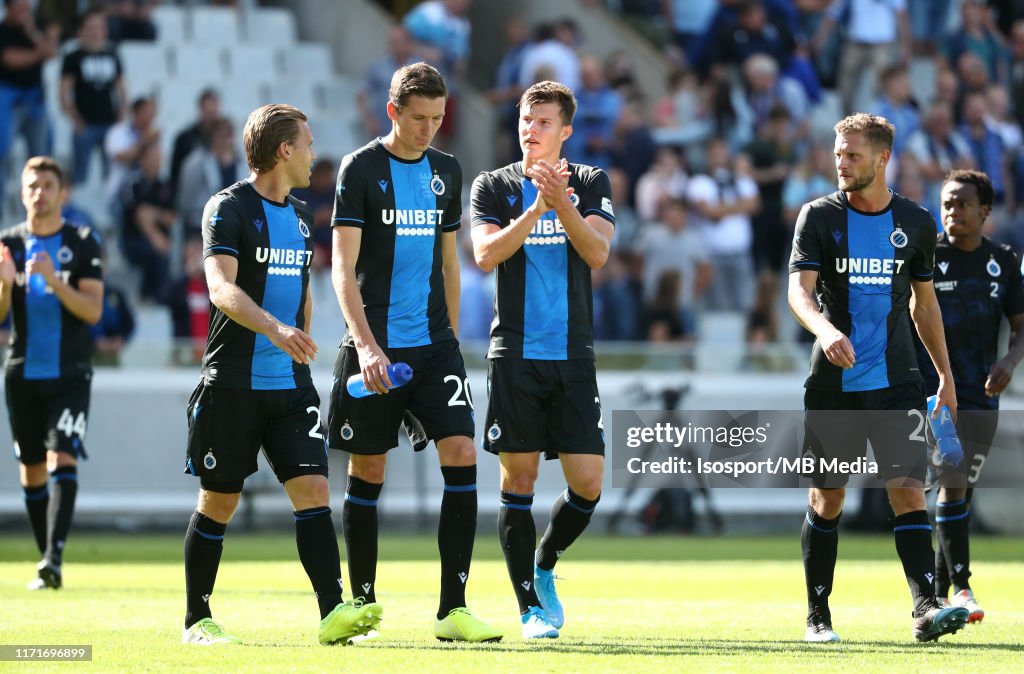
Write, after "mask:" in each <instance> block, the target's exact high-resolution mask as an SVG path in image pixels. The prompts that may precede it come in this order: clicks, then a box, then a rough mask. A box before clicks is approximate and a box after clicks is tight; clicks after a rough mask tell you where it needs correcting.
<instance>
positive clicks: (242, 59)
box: [224, 42, 280, 82]
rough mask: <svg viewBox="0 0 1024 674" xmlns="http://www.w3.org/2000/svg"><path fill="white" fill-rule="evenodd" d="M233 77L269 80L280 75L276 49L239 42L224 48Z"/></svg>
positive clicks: (261, 80) (229, 71) (229, 70)
mask: <svg viewBox="0 0 1024 674" xmlns="http://www.w3.org/2000/svg"><path fill="white" fill-rule="evenodd" d="M224 54H225V56H226V57H227V61H228V63H227V66H228V73H229V74H230V76H231V78H241V79H256V80H258V81H260V82H268V81H271V80H275V79H277V77H278V76H279V75H280V73H279V72H278V71H279V67H278V55H277V50H276V49H271V48H269V47H260V46H257V45H255V44H245V43H244V42H243V43H239V44H236V45H234V46H232V47H228V48H226V49H225V50H224Z"/></svg>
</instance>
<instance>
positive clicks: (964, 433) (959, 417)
mask: <svg viewBox="0 0 1024 674" xmlns="http://www.w3.org/2000/svg"><path fill="white" fill-rule="evenodd" d="M998 426H999V410H965V409H960V410H957V413H956V435H957V437H958V438H960V446H961V447H963V450H964V458H963V461H961V462H960V465H958V466H951V465H949V464H947V463H944V462H943V461H942V459H941V458H939V456H938V452H937V451H936V450H934V448H932V449H931V450H930V458H931V466H930V467H931V472H930V474H929V482H930V483H931V485H932V486H935V485H938V486H942V487H954V488H965V487H973V486H975V485H976V484H977V482H978V478H979V477H981V469H982V466H984V465H985V460H986V459H987V458H988V452H989V450H990V449H992V440H993V438H995V435H996V428H997V427H998ZM928 438H929V441H931V435H929V436H928Z"/></svg>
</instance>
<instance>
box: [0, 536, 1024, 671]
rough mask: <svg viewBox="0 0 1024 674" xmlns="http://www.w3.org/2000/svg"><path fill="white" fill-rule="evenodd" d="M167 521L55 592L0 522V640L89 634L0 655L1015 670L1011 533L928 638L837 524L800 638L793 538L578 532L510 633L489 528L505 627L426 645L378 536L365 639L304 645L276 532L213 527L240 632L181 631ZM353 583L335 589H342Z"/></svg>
mask: <svg viewBox="0 0 1024 674" xmlns="http://www.w3.org/2000/svg"><path fill="white" fill-rule="evenodd" d="M181 543H182V536H177V535H174V536H172V535H166V536H150V535H132V536H99V535H86V534H80V535H75V536H73V537H72V538H71V540H70V541H69V545H68V554H67V557H66V564H65V588H64V589H62V590H60V591H59V592H53V591H48V592H37V593H31V592H28V591H26V590H25V583H26V582H27V581H28V580H29V579H30V578H31V577H32V575H33V569H34V567H33V561H34V560H35V550H34V549H33V547H32V544H31V542H30V540H29V535H28V532H27V531H26V532H25V534H24V535H21V536H13V535H6V536H2V537H0V645H2V644H6V645H11V644H24V645H54V644H76V645H77V644H91V645H92V646H93V660H92V662H74V663H43V662H33V663H20V664H19V663H12V662H3V663H0V671H25V672H44V671H62V672H72V671H73V672H118V671H124V672H191V671H211V672H292V671H294V672H317V671H335V672H337V671H346V672H349V671H351V672H356V671H358V672H361V673H375V672H403V671H414V672H417V673H418V674H419V673H424V672H445V673H450V672H522V673H524V674H533V673H534V672H559V673H562V672H606V671H617V672H677V671H693V670H727V671H785V672H802V671H807V672H815V673H816V674H821V672H826V671H827V672H832V671H858V672H862V673H866V672H874V671H883V670H885V671H899V672H901V673H905V672H929V673H938V672H946V671H958V670H959V671H971V672H983V673H985V674H989V673H992V672H1004V671H1021V667H1022V663H1024V541H1022V540H1021V539H1019V538H1016V539H1014V538H977V539H975V540H973V541H972V547H973V552H974V557H975V560H976V561H975V562H974V563H973V566H972V568H973V570H974V580H975V581H976V583H974V588H975V591H976V593H977V595H978V598H979V600H981V602H982V605H983V606H984V608H985V609H986V611H987V617H986V619H985V621H984V622H983V623H982V624H981V625H972V626H969V627H968V628H967V629H966V630H965V631H963V632H960V633H958V634H956V635H954V636H951V637H943V638H942V639H941V640H940V641H939V642H938V643H932V644H918V643H916V642H914V640H913V638H912V636H911V632H910V630H911V620H910V597H909V593H908V591H907V587H906V583H905V581H904V579H903V573H902V569H901V567H900V564H899V561H898V559H897V558H896V553H895V550H894V547H893V542H892V539H891V537H889V536H877V537H873V536H854V535H851V534H844V535H843V536H842V538H841V539H840V544H839V545H840V549H839V557H840V558H839V565H838V568H837V571H836V589H835V592H834V593H833V597H832V611H833V619H834V622H835V628H836V630H837V631H838V632H839V634H840V635H841V636H842V637H843V640H844V641H843V643H841V644H838V645H829V644H804V643H803V642H802V641H801V639H802V637H803V630H804V615H805V604H804V599H803V593H804V589H803V570H802V566H801V563H800V547H799V537H798V534H796V533H795V532H794V535H792V536H788V537H771V538H722V539H719V538H606V537H600V536H590V537H584V539H582V540H581V541H579V543H578V544H577V545H576V546H574V547H573V549H572V550H571V551H570V552H569V553H567V554H566V556H565V557H564V558H563V559H562V561H561V563H560V564H559V567H558V573H559V574H560V575H561V576H563V577H564V579H563V580H561V581H560V583H559V592H560V594H561V596H562V599H563V603H564V604H565V607H566V626H565V628H564V629H563V630H562V637H561V638H560V639H558V640H553V641H551V640H549V641H544V642H542V643H533V642H531V643H527V642H524V641H523V640H522V639H521V638H520V636H519V623H518V619H517V618H518V615H517V611H516V606H515V600H514V598H513V595H512V591H511V588H510V587H509V581H508V578H507V576H506V575H505V567H504V562H503V560H502V558H501V552H500V549H499V547H498V544H497V541H496V538H495V537H494V536H493V535H490V534H489V533H488V532H487V531H486V530H485V531H482V532H481V534H480V536H479V537H478V539H477V554H476V558H475V560H474V564H473V569H472V575H471V578H470V581H469V601H470V607H471V608H472V609H473V610H474V611H475V612H477V614H478V615H480V616H481V617H483V618H484V619H486V620H487V621H489V622H491V623H492V624H494V625H496V626H499V627H500V628H502V629H503V630H504V631H505V639H504V640H503V641H502V642H501V643H500V644H493V645H492V644H487V645H479V646H477V645H461V644H455V645H451V644H441V643H438V642H437V641H435V640H434V638H433V633H432V626H433V620H434V613H435V611H436V607H437V605H436V602H437V590H438V574H439V569H438V563H437V559H436V557H437V553H436V548H435V543H434V541H433V540H432V539H431V538H427V537H399V536H385V537H384V538H383V539H382V541H381V560H382V562H381V566H380V570H379V574H378V586H379V588H380V591H379V595H378V599H379V601H380V602H381V603H382V604H383V606H384V610H385V613H384V622H383V629H382V634H381V637H380V638H379V639H376V640H373V641H370V642H366V643H363V644H361V645H358V646H350V647H341V646H335V647H322V646H319V645H318V644H317V643H316V626H317V620H316V618H317V615H316V604H315V600H314V598H313V596H312V592H311V591H310V589H309V586H308V581H307V580H306V577H305V575H304V574H303V572H302V567H301V566H300V564H299V562H298V560H297V555H296V552H295V543H294V539H293V538H292V537H291V536H288V535H284V534H282V535H244V534H236V535H234V536H232V535H230V532H229V535H228V537H227V538H226V541H225V543H226V545H225V552H224V559H223V562H222V564H221V568H220V574H219V576H218V580H217V591H216V593H215V594H214V596H213V599H212V600H211V603H212V605H213V608H214V612H215V617H216V618H217V619H218V620H219V621H220V622H221V623H222V624H224V626H225V627H226V628H227V629H228V630H229V631H230V632H231V633H233V634H235V635H237V636H239V637H241V638H242V639H243V640H244V641H245V642H246V645H244V646H239V647H231V648H220V649H208V648H196V647H186V646H182V645H181V644H180V638H181V621H182V617H183V612H184V596H183V595H184V590H183V587H184V580H183V570H182V563H181ZM348 596H350V595H349V594H348V591H347V590H346V597H348Z"/></svg>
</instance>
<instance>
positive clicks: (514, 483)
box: [501, 470, 537, 494]
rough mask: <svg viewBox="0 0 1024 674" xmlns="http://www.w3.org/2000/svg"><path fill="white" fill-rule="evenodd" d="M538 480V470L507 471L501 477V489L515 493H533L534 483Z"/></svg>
mask: <svg viewBox="0 0 1024 674" xmlns="http://www.w3.org/2000/svg"><path fill="white" fill-rule="evenodd" d="M536 482H537V471H536V470H524V471H521V472H518V471H517V472H514V473H506V474H505V475H503V476H502V478H501V490H502V491H508V492H512V493H513V494H532V493H533V485H534V484H535V483H536Z"/></svg>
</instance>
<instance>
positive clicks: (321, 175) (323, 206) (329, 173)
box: [292, 157, 338, 275]
mask: <svg viewBox="0 0 1024 674" xmlns="http://www.w3.org/2000/svg"><path fill="white" fill-rule="evenodd" d="M337 165H338V163H337V162H336V161H335V160H334V159H331V158H329V157H321V158H319V159H317V160H316V163H315V164H313V172H312V174H310V176H309V187H304V188H296V189H293V190H292V195H294V196H295V198H296V199H302V200H303V201H305V202H306V203H307V204H309V207H310V208H311V209H312V210H313V249H314V253H313V264H312V269H313V270H314V271H316V272H321V273H326V272H330V271H331V249H332V243H331V241H332V237H333V235H334V233H333V231H332V230H333V227H332V219H331V218H332V217H333V214H334V198H335V192H334V190H335V185H336V183H335V179H334V167H335V166H337ZM318 275H319V274H318Z"/></svg>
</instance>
